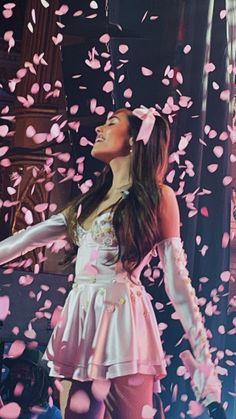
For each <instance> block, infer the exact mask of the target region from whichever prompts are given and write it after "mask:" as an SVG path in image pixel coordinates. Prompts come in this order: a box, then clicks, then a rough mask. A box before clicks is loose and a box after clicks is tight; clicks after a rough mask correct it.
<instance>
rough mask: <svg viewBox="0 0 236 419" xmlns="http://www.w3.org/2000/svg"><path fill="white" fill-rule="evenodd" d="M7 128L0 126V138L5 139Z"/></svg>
mask: <svg viewBox="0 0 236 419" xmlns="http://www.w3.org/2000/svg"><path fill="white" fill-rule="evenodd" d="M8 131H9V128H8V126H7V125H0V137H6V135H7V133H8Z"/></svg>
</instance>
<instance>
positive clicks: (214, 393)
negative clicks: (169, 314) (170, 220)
mask: <svg viewBox="0 0 236 419" xmlns="http://www.w3.org/2000/svg"><path fill="white" fill-rule="evenodd" d="M157 249H158V254H159V257H160V261H161V265H162V268H163V272H164V283H165V289H166V293H167V295H168V297H169V299H170V301H171V303H172V304H173V306H174V309H175V311H176V313H177V315H178V317H179V319H180V321H181V323H182V326H183V328H184V330H185V332H186V335H187V338H188V340H189V343H190V345H191V348H192V351H193V355H194V358H193V356H192V354H191V353H190V351H186V352H187V353H185V357H183V359H185V365H186V363H187V364H188V365H189V366H190V365H191V368H192V369H191V371H192V372H193V374H192V385H193V390H194V393H195V396H196V399H197V401H200V402H201V403H202V404H203V405H204V406H208V405H209V404H210V403H212V402H213V401H216V402H220V399H221V382H220V381H219V379H218V377H217V374H216V370H215V366H214V364H213V362H212V359H211V354H210V348H209V342H208V340H207V334H206V330H205V328H204V325H203V319H202V316H201V313H200V310H199V307H198V304H197V297H196V294H195V290H194V288H193V287H192V285H191V280H190V278H189V272H188V270H187V268H186V264H187V261H186V256H185V253H184V249H183V244H182V241H181V239H180V238H179V237H172V238H168V239H165V240H163V241H161V242H160V243H158V244H157Z"/></svg>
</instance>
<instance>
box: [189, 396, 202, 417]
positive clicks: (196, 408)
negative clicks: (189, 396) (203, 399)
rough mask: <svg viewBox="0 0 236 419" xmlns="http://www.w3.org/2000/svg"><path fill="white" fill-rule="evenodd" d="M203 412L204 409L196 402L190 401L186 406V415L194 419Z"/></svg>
mask: <svg viewBox="0 0 236 419" xmlns="http://www.w3.org/2000/svg"><path fill="white" fill-rule="evenodd" d="M203 412H204V407H203V406H202V405H201V404H200V403H198V402H196V401H195V400H191V401H190V402H189V405H188V414H189V415H190V416H191V417H192V418H196V417H198V416H200V415H201V414H202V413H203Z"/></svg>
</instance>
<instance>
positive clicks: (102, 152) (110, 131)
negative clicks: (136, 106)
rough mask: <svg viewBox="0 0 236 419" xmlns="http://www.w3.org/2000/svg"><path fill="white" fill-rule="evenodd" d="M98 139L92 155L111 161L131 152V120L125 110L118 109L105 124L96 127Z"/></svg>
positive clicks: (106, 161)
mask: <svg viewBox="0 0 236 419" xmlns="http://www.w3.org/2000/svg"><path fill="white" fill-rule="evenodd" d="M96 133H97V136H96V140H95V143H94V146H93V148H92V151H91V155H92V156H93V157H95V158H96V159H99V160H102V161H104V162H105V163H109V162H110V161H111V160H113V159H114V158H116V157H124V156H127V155H129V154H130V142H129V139H130V136H129V121H128V118H127V114H126V112H125V111H122V110H120V111H119V110H118V111H116V112H115V113H114V114H113V115H112V116H110V118H109V119H108V120H107V121H106V123H105V124H104V125H101V126H99V127H97V128H96Z"/></svg>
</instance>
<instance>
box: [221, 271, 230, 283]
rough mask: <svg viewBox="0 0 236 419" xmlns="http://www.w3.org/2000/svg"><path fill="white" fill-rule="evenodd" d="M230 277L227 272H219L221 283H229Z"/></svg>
mask: <svg viewBox="0 0 236 419" xmlns="http://www.w3.org/2000/svg"><path fill="white" fill-rule="evenodd" d="M230 276H231V275H230V272H229V271H224V272H221V274H220V279H221V281H222V282H229V280H230Z"/></svg>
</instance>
